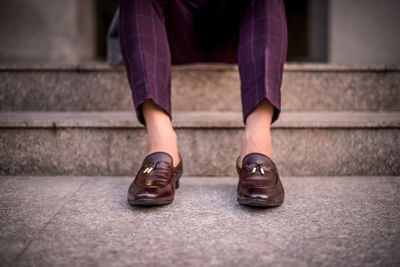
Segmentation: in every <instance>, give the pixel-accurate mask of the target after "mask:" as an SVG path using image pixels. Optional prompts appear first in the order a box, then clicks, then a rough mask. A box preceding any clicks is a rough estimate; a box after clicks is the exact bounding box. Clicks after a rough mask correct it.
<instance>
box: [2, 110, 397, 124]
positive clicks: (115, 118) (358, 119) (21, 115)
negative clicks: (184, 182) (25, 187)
mask: <svg viewBox="0 0 400 267" xmlns="http://www.w3.org/2000/svg"><path fill="white" fill-rule="evenodd" d="M172 125H173V126H174V127H175V128H243V127H244V125H243V122H242V113H240V112H212V111H195V112H174V113H173V114H172ZM399 127H400V112H353V111H351V112H346V111H325V112H324V111H318V112H312V111H310V112H307V111H301V112H300V111H299V112H296V111H290V112H289V111H287V112H284V111H283V112H281V115H280V118H279V119H278V120H277V121H276V122H275V123H273V124H272V128H399ZM0 128H144V126H143V125H141V124H140V123H139V122H138V121H137V119H136V114H135V113H134V112H108V111H107V112H1V113H0Z"/></svg>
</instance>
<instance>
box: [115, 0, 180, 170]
mask: <svg viewBox="0 0 400 267" xmlns="http://www.w3.org/2000/svg"><path fill="white" fill-rule="evenodd" d="M166 4H167V1H166V0H158V1H157V0H153V1H141V0H120V16H119V35H120V45H121V52H122V57H123V61H124V65H125V68H126V71H127V76H128V80H129V84H130V86H131V89H132V97H133V101H134V106H135V111H136V116H137V118H138V120H139V122H140V123H142V124H143V125H145V127H146V130H147V134H148V135H147V154H150V153H152V152H157V151H164V152H167V153H169V154H170V155H171V156H172V158H173V161H174V166H177V165H178V164H179V162H180V160H181V159H180V158H179V155H178V145H177V135H176V133H175V131H174V129H173V128H172V124H171V119H172V118H171V98H170V97H171V80H170V67H171V56H170V51H169V43H168V38H167V33H166V28H165V16H166V14H165V12H166Z"/></svg>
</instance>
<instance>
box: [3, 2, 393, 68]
mask: <svg viewBox="0 0 400 267" xmlns="http://www.w3.org/2000/svg"><path fill="white" fill-rule="evenodd" d="M0 3H1V9H0V62H38V61H39V62H43V61H44V62H60V61H61V62H69V63H77V62H82V61H98V60H105V58H106V33H107V29H108V27H109V24H110V22H111V19H112V17H113V14H114V12H115V10H116V8H117V5H118V0H68V1H55V0H34V1H32V0H0ZM399 11H400V1H399V0H384V1H375V0H352V1H348V0H287V1H286V12H287V21H288V31H289V48H288V61H289V62H326V63H360V64H369V63H378V64H400V49H399V47H400V34H398V31H399V30H398V29H399V26H400V16H399V15H398V13H399Z"/></svg>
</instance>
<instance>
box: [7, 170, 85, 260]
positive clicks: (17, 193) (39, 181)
mask: <svg viewBox="0 0 400 267" xmlns="http://www.w3.org/2000/svg"><path fill="white" fill-rule="evenodd" d="M84 182H85V179H84V178H83V177H81V179H68V178H66V177H34V176H31V177H29V176H24V177H23V176H19V177H13V176H0V218H1V220H0V229H1V231H0V265H8V263H11V262H13V261H15V260H16V259H17V258H18V257H19V255H20V253H21V252H22V251H23V250H24V249H25V248H26V247H27V246H29V244H30V243H31V242H32V241H33V240H34V239H35V238H37V237H38V236H39V235H40V233H41V231H42V230H43V229H44V228H45V227H46V225H47V224H48V223H49V221H50V220H51V219H52V218H53V217H54V216H55V215H56V214H57V213H58V212H60V210H61V208H62V207H63V206H64V205H65V203H67V201H68V199H69V198H70V197H71V196H72V195H73V194H74V193H75V192H76V191H77V190H78V189H79V187H80V186H81V185H82V184H83V183H84Z"/></svg>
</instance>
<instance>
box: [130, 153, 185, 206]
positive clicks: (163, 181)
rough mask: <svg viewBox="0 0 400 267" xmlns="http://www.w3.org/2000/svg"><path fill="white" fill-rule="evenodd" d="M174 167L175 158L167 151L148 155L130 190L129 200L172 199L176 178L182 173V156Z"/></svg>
mask: <svg viewBox="0 0 400 267" xmlns="http://www.w3.org/2000/svg"><path fill="white" fill-rule="evenodd" d="M179 157H180V162H179V164H178V165H177V166H176V167H173V159H172V157H171V155H170V154H168V153H166V152H162V151H159V152H153V153H151V154H149V155H147V156H146V157H145V158H144V160H143V162H142V166H141V167H140V169H139V171H138V172H137V174H136V176H135V179H134V180H133V182H132V183H131V185H130V187H129V190H128V201H135V200H143V199H146V200H154V201H172V199H173V198H174V194H175V189H176V188H175V187H176V180H177V179H179V177H180V176H181V174H182V157H181V155H180V154H179Z"/></svg>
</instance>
